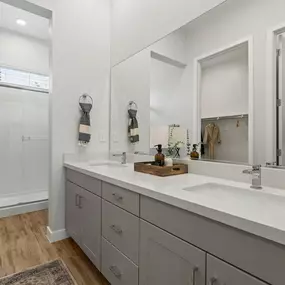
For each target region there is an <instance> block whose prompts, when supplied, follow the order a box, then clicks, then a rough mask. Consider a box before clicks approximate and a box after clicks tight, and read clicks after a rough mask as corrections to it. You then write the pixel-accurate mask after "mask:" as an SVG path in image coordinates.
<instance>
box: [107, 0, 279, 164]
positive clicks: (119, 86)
mask: <svg viewBox="0 0 285 285" xmlns="http://www.w3.org/2000/svg"><path fill="white" fill-rule="evenodd" d="M284 9H285V2H284V1H281V0H273V1H270V3H269V1H267V0H252V1H246V0H241V1H233V0H228V1H226V2H225V3H223V4H221V5H220V6H218V7H216V8H214V9H213V10H211V11H209V12H207V13H206V14H204V15H202V16H201V17H199V18H198V19H196V20H194V21H192V22H190V23H188V24H187V25H185V26H183V27H181V28H180V29H178V30H176V31H174V32H173V33H171V34H170V35H168V36H166V37H165V38H163V39H161V40H160V41H158V42H156V43H154V44H152V45H151V46H149V47H148V48H146V49H144V50H142V51H141V52H139V53H137V54H135V55H134V56H132V57H130V58H128V59H127V60H125V61H123V62H121V63H119V64H117V65H115V66H113V68H112V88H111V131H110V132H111V133H110V140H111V143H110V149H111V151H112V152H118V151H127V152H143V153H149V154H153V153H155V147H154V146H155V145H157V144H162V146H163V149H164V153H165V154H167V155H169V156H173V157H180V158H185V157H188V158H189V157H190V153H191V151H192V150H193V146H194V145H195V148H196V149H197V150H198V152H199V155H200V156H199V159H201V160H207V161H215V162H230V163H238V164H264V165H265V164H266V162H270V163H271V164H272V165H285V119H284V118H285V109H284V104H281V105H282V106H283V107H282V106H281V107H278V108H277V107H276V104H277V103H278V104H279V103H280V100H279V99H282V96H283V98H284V96H285V95H283V93H284V90H285V88H284V85H285V76H284V74H285V72H284V70H285V54H284V56H283V50H285V36H284V35H285V34H283V33H284V32H285V24H284V27H282V26H281V27H278V29H277V28H274V29H273V27H276V26H278V25H280V23H282V22H284V23H285V13H283V12H281V11H282V10H283V11H284ZM269 30H270V31H271V37H268V31H269ZM268 43H269V45H268ZM268 46H270V47H271V48H270V49H268ZM275 46H277V48H278V49H279V50H280V51H278V56H277V55H276V52H275ZM269 58H271V60H272V62H271V64H270V63H269V60H268V59H269ZM268 65H269V66H268ZM268 76H269V77H270V78H271V81H270V84H271V85H272V86H270V88H271V89H269V88H268V85H267V78H268ZM270 84H269V85H270ZM284 94H285V93H284ZM130 101H134V102H135V105H134V107H133V108H134V109H135V110H132V107H130V105H129V102H130ZM275 103H276V104H275ZM130 109H131V110H130ZM130 111H132V112H130ZM130 114H132V116H133V117H135V119H134V118H131V117H130ZM137 123H138V129H137ZM128 130H129V134H128ZM130 130H131V131H130ZM131 134H133V135H134V134H135V135H139V140H138V141H136V142H135V143H132V141H131V139H130V138H131ZM281 149H282V150H283V149H284V151H281Z"/></svg>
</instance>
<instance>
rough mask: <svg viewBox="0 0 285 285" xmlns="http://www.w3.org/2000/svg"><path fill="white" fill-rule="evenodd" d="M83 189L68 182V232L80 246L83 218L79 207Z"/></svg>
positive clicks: (66, 206) (66, 210) (66, 215)
mask: <svg viewBox="0 0 285 285" xmlns="http://www.w3.org/2000/svg"><path fill="white" fill-rule="evenodd" d="M80 194H81V188H80V187H78V186H77V185H75V184H73V183H71V182H69V181H66V199H65V201H66V203H65V212H66V214H65V224H66V231H67V232H68V233H69V235H70V236H71V237H72V238H73V239H74V240H75V241H76V242H77V243H78V244H80V235H81V218H80V212H81V211H80V209H79V207H78V205H79V204H78V202H79V196H80Z"/></svg>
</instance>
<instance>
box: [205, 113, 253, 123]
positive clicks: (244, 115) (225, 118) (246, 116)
mask: <svg viewBox="0 0 285 285" xmlns="http://www.w3.org/2000/svg"><path fill="white" fill-rule="evenodd" d="M245 118H248V114H240V115H233V116H220V117H210V118H202V119H201V120H202V121H219V120H229V119H245Z"/></svg>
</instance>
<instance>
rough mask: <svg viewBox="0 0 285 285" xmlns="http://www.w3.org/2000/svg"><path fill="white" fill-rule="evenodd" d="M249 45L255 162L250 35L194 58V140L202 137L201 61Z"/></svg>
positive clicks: (250, 160) (250, 151)
mask: <svg viewBox="0 0 285 285" xmlns="http://www.w3.org/2000/svg"><path fill="white" fill-rule="evenodd" d="M242 44H247V45H248V129H249V130H248V131H249V133H248V163H249V164H254V151H253V148H254V147H253V146H254V134H253V121H254V120H253V118H254V88H253V80H254V77H253V37H252V36H249V37H247V38H244V39H242V40H239V41H237V42H234V43H231V44H229V45H228V46H225V47H222V48H219V49H217V50H213V51H211V52H209V53H207V54H203V55H201V56H199V57H196V58H195V60H194V92H193V94H194V96H193V126H192V127H193V141H194V142H199V141H200V140H201V139H200V137H201V104H200V85H201V63H202V61H203V60H205V59H207V58H209V57H212V56H215V55H219V54H223V53H225V52H227V51H229V50H231V49H233V48H235V47H237V46H239V45H242Z"/></svg>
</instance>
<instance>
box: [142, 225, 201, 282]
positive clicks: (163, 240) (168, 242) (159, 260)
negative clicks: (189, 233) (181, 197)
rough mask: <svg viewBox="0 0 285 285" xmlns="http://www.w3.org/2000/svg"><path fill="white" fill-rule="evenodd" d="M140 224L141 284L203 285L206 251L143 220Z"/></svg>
mask: <svg viewBox="0 0 285 285" xmlns="http://www.w3.org/2000/svg"><path fill="white" fill-rule="evenodd" d="M140 223H141V224H140V225H141V237H140V264H139V265H140V276H139V284H140V285H153V284H155V285H173V284H179V285H189V284H191V285H192V284H193V285H205V279H206V278H205V266H206V253H205V252H203V251H201V250H199V249H197V248H195V247H194V246H192V245H190V244H188V243H186V242H184V241H182V240H180V239H179V238H176V237H174V236H172V235H170V234H169V233H167V232H165V231H163V230H161V229H159V228H157V227H155V226H153V225H151V224H149V223H147V222H145V221H143V220H141V222H140Z"/></svg>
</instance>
